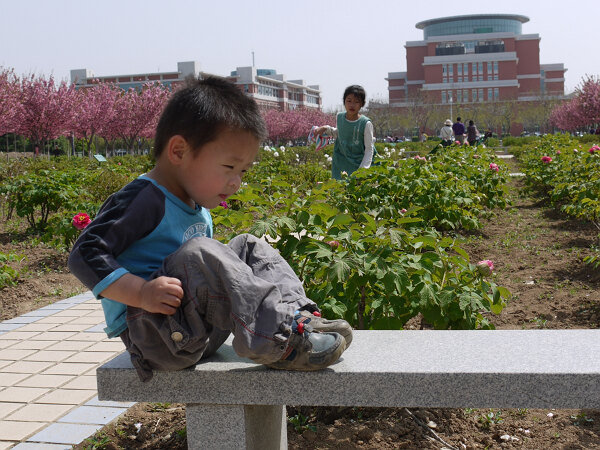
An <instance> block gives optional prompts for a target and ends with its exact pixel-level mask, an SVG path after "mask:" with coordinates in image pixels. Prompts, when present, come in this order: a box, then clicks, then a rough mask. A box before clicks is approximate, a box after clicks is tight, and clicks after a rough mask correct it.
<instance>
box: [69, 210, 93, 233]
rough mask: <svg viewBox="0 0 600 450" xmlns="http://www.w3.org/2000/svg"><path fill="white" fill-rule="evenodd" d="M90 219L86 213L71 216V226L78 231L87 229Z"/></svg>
mask: <svg viewBox="0 0 600 450" xmlns="http://www.w3.org/2000/svg"><path fill="white" fill-rule="evenodd" d="M91 221H92V219H90V216H88V215H87V214H86V213H78V214H75V215H74V216H73V222H72V223H73V226H74V227H75V228H77V229H78V230H83V229H84V228H85V227H87V226H88V225H89V224H90V222H91Z"/></svg>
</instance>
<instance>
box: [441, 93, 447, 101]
mask: <svg viewBox="0 0 600 450" xmlns="http://www.w3.org/2000/svg"><path fill="white" fill-rule="evenodd" d="M442 103H446V91H442Z"/></svg>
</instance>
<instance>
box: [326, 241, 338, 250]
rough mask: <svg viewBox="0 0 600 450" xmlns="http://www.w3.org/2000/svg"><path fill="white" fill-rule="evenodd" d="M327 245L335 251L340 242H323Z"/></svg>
mask: <svg viewBox="0 0 600 450" xmlns="http://www.w3.org/2000/svg"><path fill="white" fill-rule="evenodd" d="M325 243H326V244H327V245H329V246H330V247H331V248H333V249H336V248H338V247H339V246H340V242H339V241H327V242H325Z"/></svg>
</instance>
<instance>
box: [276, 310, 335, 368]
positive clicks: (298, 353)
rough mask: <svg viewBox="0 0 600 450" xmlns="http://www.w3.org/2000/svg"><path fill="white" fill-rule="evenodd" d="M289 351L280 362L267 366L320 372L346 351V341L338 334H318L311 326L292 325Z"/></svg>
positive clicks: (287, 350) (302, 324)
mask: <svg viewBox="0 0 600 450" xmlns="http://www.w3.org/2000/svg"><path fill="white" fill-rule="evenodd" d="M292 330H293V331H292V334H291V335H290V338H289V340H288V345H287V349H286V351H285V352H284V354H283V356H282V357H281V359H279V361H275V362H274V363H270V364H266V366H267V367H270V368H272V369H283V370H306V371H308V370H320V369H324V368H325V367H328V366H330V365H331V364H333V363H334V362H336V361H337V360H338V359H339V358H340V356H341V355H342V353H344V350H346V341H345V340H344V338H343V337H342V336H341V335H340V334H338V333H318V332H314V331H311V330H310V325H304V323H296V321H294V323H293V325H292Z"/></svg>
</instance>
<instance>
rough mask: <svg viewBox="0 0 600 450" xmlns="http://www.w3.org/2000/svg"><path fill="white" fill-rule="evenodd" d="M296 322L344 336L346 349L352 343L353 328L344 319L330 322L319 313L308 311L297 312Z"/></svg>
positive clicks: (320, 330) (316, 329)
mask: <svg viewBox="0 0 600 450" xmlns="http://www.w3.org/2000/svg"><path fill="white" fill-rule="evenodd" d="M294 319H295V320H296V322H298V323H304V324H305V325H310V326H311V327H312V329H313V330H315V331H319V332H321V333H323V332H335V333H339V334H341V335H342V337H343V338H344V340H345V341H346V348H348V347H350V344H351V343H352V327H351V326H350V324H349V323H348V322H346V321H345V320H343V319H335V320H328V319H324V318H323V317H321V313H320V312H319V311H313V312H310V311H308V310H306V309H304V310H300V311H297V312H296V316H295V317H294Z"/></svg>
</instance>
